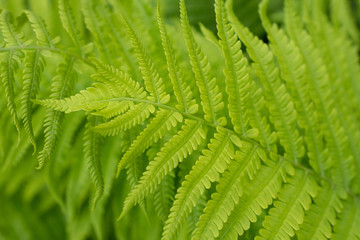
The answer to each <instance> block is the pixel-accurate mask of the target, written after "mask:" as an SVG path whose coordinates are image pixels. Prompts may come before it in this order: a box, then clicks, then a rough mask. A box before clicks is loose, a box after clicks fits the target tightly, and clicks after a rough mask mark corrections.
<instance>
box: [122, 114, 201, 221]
mask: <svg viewBox="0 0 360 240" xmlns="http://www.w3.org/2000/svg"><path fill="white" fill-rule="evenodd" d="M204 139H205V132H204V129H203V126H202V125H201V123H200V122H196V121H193V120H185V124H184V125H183V126H182V129H181V130H180V131H179V132H178V133H177V134H176V135H175V136H173V137H172V138H171V139H170V140H169V141H168V142H167V143H166V144H165V145H164V146H163V147H162V148H161V150H160V152H158V153H157V155H156V157H155V159H154V160H152V161H150V162H149V165H148V166H147V167H146V170H145V172H144V174H143V176H142V177H141V179H140V181H139V183H138V184H137V185H136V186H135V188H134V189H133V190H132V191H131V192H130V193H129V195H128V196H127V198H126V200H125V202H124V208H123V211H122V214H121V216H120V217H122V216H123V215H124V214H125V213H126V212H127V211H128V210H129V209H130V208H131V207H132V206H133V205H135V204H136V203H138V202H140V201H141V200H142V199H143V198H144V197H145V196H146V195H148V194H150V193H152V192H153V191H154V190H155V187H156V186H157V185H158V184H159V183H160V181H161V180H162V179H163V177H164V176H165V175H167V174H168V173H169V172H170V171H171V170H172V169H173V168H175V167H176V166H177V165H178V164H179V162H182V161H183V159H184V158H186V157H187V156H188V155H190V154H191V153H192V152H193V151H194V150H196V149H197V148H198V146H199V145H200V144H201V142H202V141H203V140H204Z"/></svg>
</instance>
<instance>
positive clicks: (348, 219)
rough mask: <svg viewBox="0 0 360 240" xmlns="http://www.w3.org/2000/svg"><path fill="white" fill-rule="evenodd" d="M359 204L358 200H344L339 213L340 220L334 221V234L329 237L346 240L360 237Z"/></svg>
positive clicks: (335, 239)
mask: <svg viewBox="0 0 360 240" xmlns="http://www.w3.org/2000/svg"><path fill="white" fill-rule="evenodd" d="M359 223H360V206H359V202H358V201H356V200H355V201H351V200H349V202H346V203H345V204H344V208H343V210H342V212H341V215H340V220H339V221H338V222H337V223H336V225H335V229H334V232H335V233H334V235H333V236H332V238H331V239H334V240H346V239H349V240H350V239H360V229H359V227H358V226H359Z"/></svg>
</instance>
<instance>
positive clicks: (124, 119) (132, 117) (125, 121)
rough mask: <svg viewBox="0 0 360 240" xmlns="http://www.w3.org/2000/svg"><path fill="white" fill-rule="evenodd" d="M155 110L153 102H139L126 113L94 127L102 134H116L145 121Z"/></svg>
mask: <svg viewBox="0 0 360 240" xmlns="http://www.w3.org/2000/svg"><path fill="white" fill-rule="evenodd" d="M153 112H155V107H154V106H153V105H152V104H150V103H139V104H136V105H134V107H133V108H130V109H129V111H127V112H126V113H124V114H121V115H119V116H117V117H115V118H114V119H112V120H110V121H108V122H105V123H102V124H99V125H97V126H96V127H94V130H95V131H96V132H98V133H101V134H102V135H108V136H114V135H117V134H119V133H120V132H122V131H125V130H127V129H130V128H132V127H134V126H135V125H138V124H140V123H142V122H144V121H145V120H146V119H147V118H149V117H150V114H151V113H153Z"/></svg>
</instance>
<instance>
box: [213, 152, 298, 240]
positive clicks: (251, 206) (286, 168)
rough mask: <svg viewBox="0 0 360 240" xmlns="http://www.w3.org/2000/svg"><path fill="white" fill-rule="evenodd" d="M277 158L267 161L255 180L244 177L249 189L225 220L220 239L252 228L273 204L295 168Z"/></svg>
mask: <svg viewBox="0 0 360 240" xmlns="http://www.w3.org/2000/svg"><path fill="white" fill-rule="evenodd" d="M275 160H276V161H277V163H275V162H274V160H269V161H267V165H263V166H262V167H261V168H260V169H259V172H258V175H257V176H256V177H255V178H254V180H253V181H251V182H248V181H246V179H244V181H245V182H244V185H245V184H246V185H247V191H246V192H244V195H243V196H242V197H241V198H240V199H239V202H238V203H237V204H236V206H235V208H234V210H233V211H232V213H231V215H230V216H229V217H228V218H227V221H225V224H224V225H223V227H222V229H221V231H220V233H219V239H228V240H230V239H234V238H236V237H237V236H238V235H239V236H241V235H243V234H244V231H246V230H248V229H249V228H250V224H251V223H252V222H256V220H257V216H259V215H260V214H261V213H262V211H263V209H267V208H268V206H269V205H271V204H272V202H273V199H275V198H276V197H277V195H278V192H279V191H280V190H281V188H282V183H283V182H285V180H286V179H287V176H288V175H292V174H294V169H293V168H292V167H291V165H290V164H289V163H288V162H286V161H283V160H280V159H275ZM247 182H248V184H247Z"/></svg>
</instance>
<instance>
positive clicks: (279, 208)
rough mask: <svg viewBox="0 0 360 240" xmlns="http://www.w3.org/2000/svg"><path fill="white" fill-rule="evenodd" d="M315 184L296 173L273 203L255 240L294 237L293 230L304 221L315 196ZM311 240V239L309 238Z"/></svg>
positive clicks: (316, 189) (306, 177)
mask: <svg viewBox="0 0 360 240" xmlns="http://www.w3.org/2000/svg"><path fill="white" fill-rule="evenodd" d="M317 191H318V186H317V184H316V182H315V181H314V180H313V179H312V178H311V177H310V176H309V175H307V174H305V173H303V172H302V171H296V173H295V176H294V177H292V178H291V179H290V180H289V182H288V184H286V186H285V187H284V189H283V190H282V191H281V193H280V195H279V198H278V199H279V200H278V201H275V202H274V207H273V208H272V209H270V211H269V215H267V216H266V217H265V220H264V222H263V224H262V225H263V229H260V235H261V236H258V237H256V238H255V239H256V240H258V239H259V240H265V239H269V240H270V239H289V240H290V238H291V237H293V236H294V235H295V231H294V230H298V229H299V225H300V224H301V223H302V222H303V221H304V215H305V213H304V212H305V211H306V210H308V209H309V207H310V204H311V201H312V199H311V198H313V197H315V196H316V194H317ZM310 239H311V238H310Z"/></svg>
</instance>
